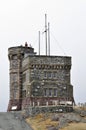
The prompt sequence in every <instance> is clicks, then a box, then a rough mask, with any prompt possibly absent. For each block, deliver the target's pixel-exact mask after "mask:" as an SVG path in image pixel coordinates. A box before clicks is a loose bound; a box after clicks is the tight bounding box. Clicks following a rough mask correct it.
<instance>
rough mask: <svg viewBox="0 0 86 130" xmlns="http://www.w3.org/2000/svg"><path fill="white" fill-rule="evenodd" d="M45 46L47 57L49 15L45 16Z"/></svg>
mask: <svg viewBox="0 0 86 130" xmlns="http://www.w3.org/2000/svg"><path fill="white" fill-rule="evenodd" d="M45 46H46V55H47V15H46V14H45Z"/></svg>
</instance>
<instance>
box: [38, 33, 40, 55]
mask: <svg viewBox="0 0 86 130" xmlns="http://www.w3.org/2000/svg"><path fill="white" fill-rule="evenodd" d="M38 35H39V50H38V52H39V55H40V31H39V32H38Z"/></svg>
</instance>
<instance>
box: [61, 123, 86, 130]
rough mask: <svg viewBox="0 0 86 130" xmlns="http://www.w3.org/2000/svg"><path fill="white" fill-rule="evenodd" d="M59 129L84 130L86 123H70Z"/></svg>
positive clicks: (85, 129)
mask: <svg viewBox="0 0 86 130" xmlns="http://www.w3.org/2000/svg"><path fill="white" fill-rule="evenodd" d="M60 130H86V123H70V124H69V125H68V126H67V127H64V128H63V129H60Z"/></svg>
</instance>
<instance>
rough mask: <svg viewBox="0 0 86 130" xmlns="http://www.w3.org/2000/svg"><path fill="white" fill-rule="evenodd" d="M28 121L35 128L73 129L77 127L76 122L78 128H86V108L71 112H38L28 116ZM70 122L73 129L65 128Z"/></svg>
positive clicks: (51, 129)
mask: <svg viewBox="0 0 86 130" xmlns="http://www.w3.org/2000/svg"><path fill="white" fill-rule="evenodd" d="M27 122H28V123H30V125H31V126H32V127H33V129H34V130H71V129H75V128H74V127H76V124H77V127H76V130H82V129H83V130H86V110H78V109H75V110H74V111H73V112H71V113H50V114H49V113H45V114H38V115H35V116H33V117H29V118H27ZM80 123H81V124H80ZM70 124H71V125H72V127H71V126H70V127H71V129H70V128H68V129H67V128H66V129H63V128H65V127H66V126H68V125H70ZM81 125H82V126H83V128H82V127H81ZM79 127H80V129H79Z"/></svg>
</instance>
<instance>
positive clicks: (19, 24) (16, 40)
mask: <svg viewBox="0 0 86 130" xmlns="http://www.w3.org/2000/svg"><path fill="white" fill-rule="evenodd" d="M45 13H47V19H48V21H49V22H50V31H51V55H62V56H65V55H67V56H71V57H72V69H71V84H72V85H73V86H74V98H75V102H76V103H78V102H86V0H0V111H6V109H7V105H8V100H9V61H8V48H9V47H12V46H19V45H24V43H25V42H26V41H27V42H28V44H31V45H32V47H34V48H35V51H38V31H39V30H40V31H41V54H45V43H44V34H42V32H43V31H44V26H45V25H44V24H45V17H44V15H45Z"/></svg>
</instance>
